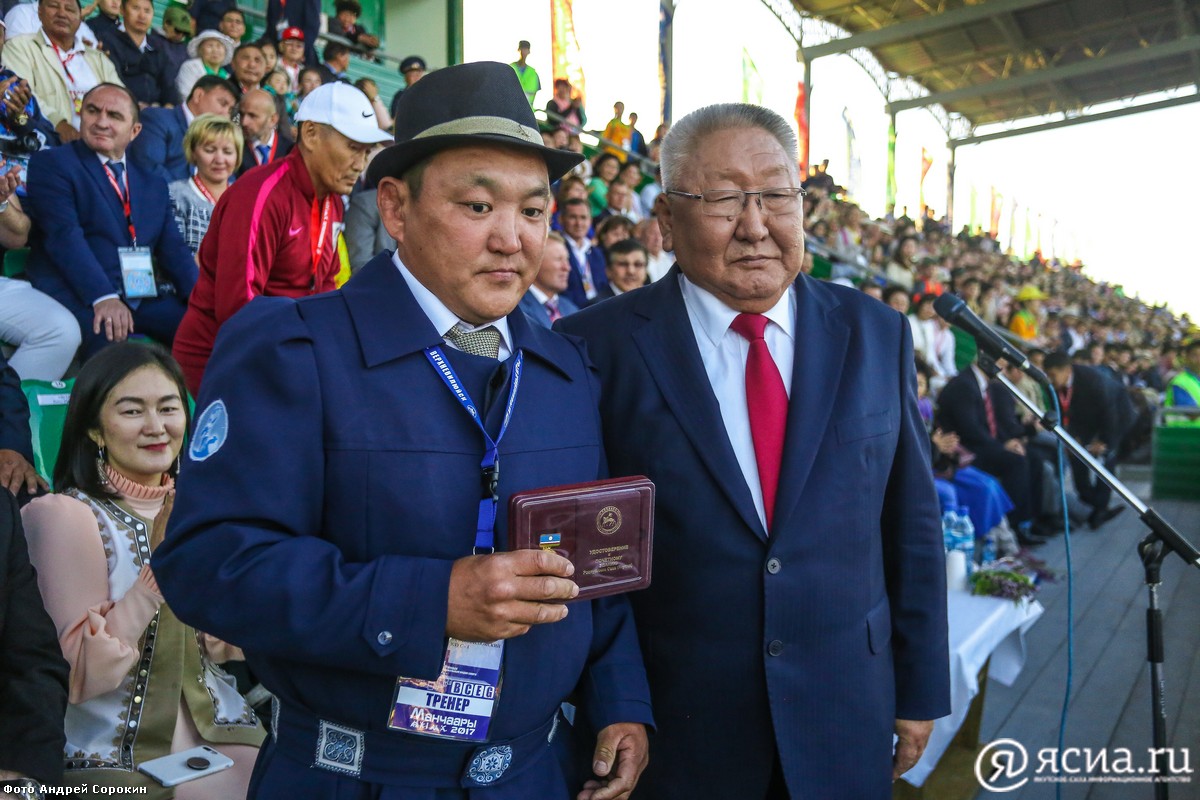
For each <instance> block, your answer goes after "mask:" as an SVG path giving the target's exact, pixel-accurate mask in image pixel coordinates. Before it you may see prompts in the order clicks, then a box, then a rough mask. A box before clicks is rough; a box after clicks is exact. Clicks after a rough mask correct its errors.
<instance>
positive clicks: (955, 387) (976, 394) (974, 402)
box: [937, 367, 1025, 463]
mask: <svg viewBox="0 0 1200 800" xmlns="http://www.w3.org/2000/svg"><path fill="white" fill-rule="evenodd" d="M988 396H989V397H991V398H992V409H993V413H995V415H996V435H995V436H992V432H991V430H989V429H988V421H987V408H986V406H985V405H984V403H983V394H982V393H981V392H980V391H979V382H978V381H977V380H976V379H975V373H974V371H973V370H972V369H971V368H970V367H968V368H966V369H964V370H963V371H962V372H960V373H958V374H957V375H955V376H954V377H953V378H951V379H950V381H949V383H947V384H946V386H945V388H943V389H942V393H941V394H940V395H938V400H937V424H938V425H939V426H940V427H942V428H945V429H946V430H947V431H949V432H951V433H957V434H958V438H959V440H960V441H961V442H962V445H963V447H965V448H967V449H968V450H970V451H971V452H972V453H974V454H975V455H977V456H979V457H980V458H982V459H987V460H988V463H991V461H992V460H994V459H996V458H998V457H1002V454H1003V453H1006V452H1008V451H1006V450H1005V449H1004V443H1005V442H1006V441H1008V440H1009V439H1016V438H1020V437H1021V436H1024V435H1025V431H1024V429H1023V428H1022V426H1021V424H1020V422H1019V421H1018V420H1017V415H1016V406H1015V401H1013V399H1012V395H1010V394H1009V393H1008V392H1007V391H1006V390H1005V389H1004V388H1003V387H1002V386H1000V385H998V384H996V383H994V382H992V381H988Z"/></svg>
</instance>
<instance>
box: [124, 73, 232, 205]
mask: <svg viewBox="0 0 1200 800" xmlns="http://www.w3.org/2000/svg"><path fill="white" fill-rule="evenodd" d="M236 105H237V95H236V91H235V90H234V88H233V84H231V83H230V82H229V81H227V80H225V79H224V78H222V77H220V76H219V75H205V76H203V77H201V78H200V79H199V80H198V81H196V84H195V85H194V86H193V87H192V91H191V94H189V95H188V98H187V102H185V103H184V104H183V105H180V106H176V107H175V108H147V109H145V110H143V111H142V112H141V123H142V132H141V133H139V134H138V135H137V138H136V139H134V140H133V142H132V143H131V144H130V145H129V158H130V159H131V160H132V161H133V163H135V164H137V165H138V166H139V167H141V168H142V169H144V170H145V171H146V172H153V173H154V174H155V175H158V177H160V178H162V179H163V180H164V181H166V182H167V183H172V182H174V181H182V180H187V178H188V177H189V176H190V175H191V167H189V166H188V163H187V157H186V154H185V153H184V152H183V136H184V134H185V133H187V129H188V126H189V125H191V124H192V120H194V119H195V118H196V117H198V116H200V115H201V114H220V115H221V116H222V117H226V118H228V117H229V115H230V114H231V113H232V112H233V107H234V106H236Z"/></svg>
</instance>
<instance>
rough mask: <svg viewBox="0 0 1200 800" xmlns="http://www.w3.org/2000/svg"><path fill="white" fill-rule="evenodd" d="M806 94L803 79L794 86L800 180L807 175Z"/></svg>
mask: <svg viewBox="0 0 1200 800" xmlns="http://www.w3.org/2000/svg"><path fill="white" fill-rule="evenodd" d="M807 105H808V95H807V92H805V90H804V81H800V83H799V84H798V85H797V87H796V132H797V133H798V134H799V135H798V136H797V137H796V138H797V140H798V141H799V144H800V146H799V148H798V149H799V156H800V180H804V179H805V177H807V176H808V111H807V110H806V109H805V106H807Z"/></svg>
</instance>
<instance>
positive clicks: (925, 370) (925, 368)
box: [913, 355, 933, 381]
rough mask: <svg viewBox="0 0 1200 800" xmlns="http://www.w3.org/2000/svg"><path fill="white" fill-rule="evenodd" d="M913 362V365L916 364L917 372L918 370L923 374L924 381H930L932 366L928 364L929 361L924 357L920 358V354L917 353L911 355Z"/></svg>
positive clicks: (931, 378)
mask: <svg viewBox="0 0 1200 800" xmlns="http://www.w3.org/2000/svg"><path fill="white" fill-rule="evenodd" d="M913 362H914V365H915V366H916V368H917V372H919V373H920V374H922V375H924V376H925V380H926V381H932V380H933V367H931V366H929V362H928V361H926V360H925V359H923V358H921V356H919V355H914V356H913Z"/></svg>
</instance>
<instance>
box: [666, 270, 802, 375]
mask: <svg viewBox="0 0 1200 800" xmlns="http://www.w3.org/2000/svg"><path fill="white" fill-rule="evenodd" d="M679 288H680V290H681V291H682V292H683V302H684V303H685V304H686V305H687V308H688V312H689V313H690V314H691V316H692V319H694V320H695V322H696V323H697V327H699V329H700V330H701V331H703V333H704V338H705V339H706V340H707V341H697V342H696V343H697V344H698V345H699V346H700V354H701V355H702V356H703V355H704V352H705V350H706V349H707V350H712V349H715V348H717V347H719V346H720V344H721V339H722V338H723V337H724V336H725V334H726V333H728V331H729V326H730V325H732V324H733V320H734V319H735V318H736V317H737V316H738V314H739V313H740V312H737V311H734V310H733V309H732V308H730V307H729V306H727V305H725V304H724V303H723V302H721V301H720V300H718V299H717V297H716V295H714V294H713V293H712V292H710V291H708V290H707V289H702V288H700V287H699V286H697V285H696V284H694V283H692V282H691V281H690V280H688V278H687V276H686V275H684V274H683V273H682V272H680V273H679ZM795 295H796V287H795V286H794V285H793V286H789V287H788V289H787V291H786V292H784V293H783V295H782V296H781V297H780V298H779V302H777V303H776V304H775V305H774V306H772V307H771V308H770V309H769V310H768V311H767V312H766V313H764V314H763V316H765V317H766V318H767V319H768V320H769V321H771V322H773V323H775V324H776V325H778V326H779V328H780V329H781V330H782V331H783V332H784V333H785V334H787V337H788V339H791V340H793V341H794V340H795V338H796V300H795ZM734 335H735V336H736V335H737V334H734Z"/></svg>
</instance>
